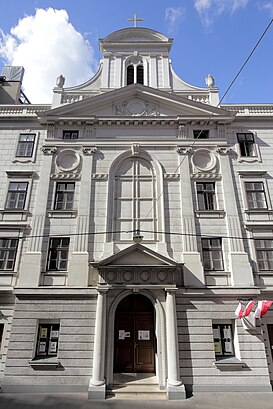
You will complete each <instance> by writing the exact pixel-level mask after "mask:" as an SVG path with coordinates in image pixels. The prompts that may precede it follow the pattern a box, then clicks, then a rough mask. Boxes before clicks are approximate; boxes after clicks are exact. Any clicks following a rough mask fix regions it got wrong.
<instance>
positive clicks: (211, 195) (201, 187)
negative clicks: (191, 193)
mask: <svg viewBox="0 0 273 409" xmlns="http://www.w3.org/2000/svg"><path fill="white" fill-rule="evenodd" d="M196 190H197V202H198V210H215V208H216V206H215V183H213V182H201V183H200V182H198V183H196Z"/></svg>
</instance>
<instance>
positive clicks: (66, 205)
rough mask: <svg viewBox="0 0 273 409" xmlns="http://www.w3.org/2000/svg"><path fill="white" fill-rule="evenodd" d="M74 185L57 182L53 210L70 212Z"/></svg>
mask: <svg viewBox="0 0 273 409" xmlns="http://www.w3.org/2000/svg"><path fill="white" fill-rule="evenodd" d="M74 191H75V183H72V182H58V183H57V185H56V194H55V201H54V210H72V209H73V200H74Z"/></svg>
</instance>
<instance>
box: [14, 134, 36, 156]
mask: <svg viewBox="0 0 273 409" xmlns="http://www.w3.org/2000/svg"><path fill="white" fill-rule="evenodd" d="M35 136H36V135H35V134H23V133H22V134H20V135H19V141H18V145H17V151H16V157H19V158H31V157H32V155H33V150H34V144H35Z"/></svg>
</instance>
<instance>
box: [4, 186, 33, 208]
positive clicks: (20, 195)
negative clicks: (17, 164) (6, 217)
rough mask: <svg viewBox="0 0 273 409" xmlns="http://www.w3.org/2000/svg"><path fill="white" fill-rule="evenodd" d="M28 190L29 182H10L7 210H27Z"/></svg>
mask: <svg viewBox="0 0 273 409" xmlns="http://www.w3.org/2000/svg"><path fill="white" fill-rule="evenodd" d="M27 190H28V182H10V183H9V187H8V194H7V200H6V206H5V208H6V209H18V210H22V209H24V208H25V203H26V197H27Z"/></svg>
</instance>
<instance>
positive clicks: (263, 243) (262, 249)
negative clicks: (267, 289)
mask: <svg viewBox="0 0 273 409" xmlns="http://www.w3.org/2000/svg"><path fill="white" fill-rule="evenodd" d="M254 244H255V249H256V255H257V265H258V270H259V271H272V270H273V239H255V240H254Z"/></svg>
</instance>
